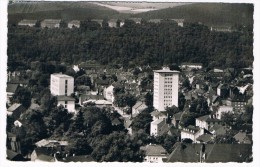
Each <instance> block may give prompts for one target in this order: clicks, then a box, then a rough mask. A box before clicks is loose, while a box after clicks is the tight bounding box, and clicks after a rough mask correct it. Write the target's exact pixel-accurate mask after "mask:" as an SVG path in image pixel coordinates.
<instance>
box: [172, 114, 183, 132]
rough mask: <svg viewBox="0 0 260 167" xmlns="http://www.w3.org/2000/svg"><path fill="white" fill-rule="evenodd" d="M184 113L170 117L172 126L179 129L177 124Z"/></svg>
mask: <svg viewBox="0 0 260 167" xmlns="http://www.w3.org/2000/svg"><path fill="white" fill-rule="evenodd" d="M184 113H185V112H178V113H176V114H174V115H173V116H172V124H173V125H174V127H176V128H179V123H180V121H181V119H182V116H183V114H184Z"/></svg>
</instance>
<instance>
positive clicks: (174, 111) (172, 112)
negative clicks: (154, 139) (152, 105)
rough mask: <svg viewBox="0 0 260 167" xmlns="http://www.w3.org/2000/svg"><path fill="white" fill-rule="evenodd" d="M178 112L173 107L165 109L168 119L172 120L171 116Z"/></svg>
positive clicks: (177, 109) (176, 108)
mask: <svg viewBox="0 0 260 167" xmlns="http://www.w3.org/2000/svg"><path fill="white" fill-rule="evenodd" d="M178 112H180V110H179V108H178V107H176V106H175V105H173V106H171V107H166V113H167V114H168V117H169V118H172V116H173V115H174V114H176V113H178Z"/></svg>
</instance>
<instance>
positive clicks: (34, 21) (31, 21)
mask: <svg viewBox="0 0 260 167" xmlns="http://www.w3.org/2000/svg"><path fill="white" fill-rule="evenodd" d="M36 22H37V20H27V19H23V20H21V21H20V22H19V23H18V24H36Z"/></svg>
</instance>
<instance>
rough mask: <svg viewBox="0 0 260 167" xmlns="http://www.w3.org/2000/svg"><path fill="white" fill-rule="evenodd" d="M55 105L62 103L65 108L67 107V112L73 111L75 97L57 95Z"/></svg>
mask: <svg viewBox="0 0 260 167" xmlns="http://www.w3.org/2000/svg"><path fill="white" fill-rule="evenodd" d="M57 102H58V104H57V106H60V105H62V106H63V107H64V108H65V109H67V110H68V111H69V112H75V99H74V98H73V97H70V96H65V95H61V96H57Z"/></svg>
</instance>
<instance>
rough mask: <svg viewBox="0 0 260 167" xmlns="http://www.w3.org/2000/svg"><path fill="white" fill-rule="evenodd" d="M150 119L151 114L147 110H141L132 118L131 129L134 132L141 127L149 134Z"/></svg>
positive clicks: (151, 119)
mask: <svg viewBox="0 0 260 167" xmlns="http://www.w3.org/2000/svg"><path fill="white" fill-rule="evenodd" d="M152 121H153V118H152V116H151V114H150V113H149V112H148V111H143V112H141V113H140V114H138V115H137V116H136V117H134V118H133V122H132V129H133V131H135V132H137V131H139V130H141V129H143V130H144V131H145V132H146V133H147V134H150V123H151V122H152Z"/></svg>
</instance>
